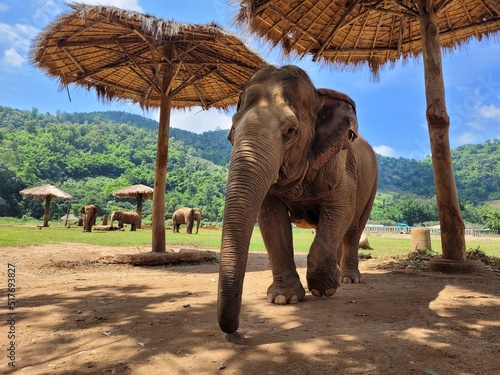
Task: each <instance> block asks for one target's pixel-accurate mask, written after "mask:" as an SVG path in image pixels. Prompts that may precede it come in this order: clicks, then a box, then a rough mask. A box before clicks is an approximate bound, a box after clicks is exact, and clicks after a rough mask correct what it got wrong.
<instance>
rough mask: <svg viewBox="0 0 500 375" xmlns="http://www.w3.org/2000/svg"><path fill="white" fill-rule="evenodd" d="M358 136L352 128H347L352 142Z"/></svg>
mask: <svg viewBox="0 0 500 375" xmlns="http://www.w3.org/2000/svg"><path fill="white" fill-rule="evenodd" d="M356 138H358V136H357V135H356V133H354V132H353V131H352V130H349V140H350V141H351V142H353V141H354V140H355V139H356Z"/></svg>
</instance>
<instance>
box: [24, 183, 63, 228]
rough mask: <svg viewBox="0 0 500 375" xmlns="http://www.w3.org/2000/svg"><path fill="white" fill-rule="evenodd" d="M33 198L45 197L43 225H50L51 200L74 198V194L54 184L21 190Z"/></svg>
mask: <svg viewBox="0 0 500 375" xmlns="http://www.w3.org/2000/svg"><path fill="white" fill-rule="evenodd" d="M19 193H20V194H21V195H25V196H27V197H31V198H38V199H45V211H44V214H43V226H44V227H48V226H49V215H50V202H51V201H52V199H73V196H72V195H70V194H68V193H66V192H64V191H62V190H61V189H59V188H56V187H55V186H53V185H48V184H47V185H42V186H36V187H33V188H29V189H24V190H21V191H20V192H19Z"/></svg>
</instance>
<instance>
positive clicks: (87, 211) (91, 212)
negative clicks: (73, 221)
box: [80, 204, 99, 232]
mask: <svg viewBox="0 0 500 375" xmlns="http://www.w3.org/2000/svg"><path fill="white" fill-rule="evenodd" d="M80 213H81V214H82V215H83V231H84V232H92V226H94V225H95V222H96V220H97V215H98V214H99V209H98V208H97V207H96V206H94V205H93V204H89V205H87V206H83V207H82V208H80Z"/></svg>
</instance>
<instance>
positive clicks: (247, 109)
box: [217, 65, 378, 334]
mask: <svg viewBox="0 0 500 375" xmlns="http://www.w3.org/2000/svg"><path fill="white" fill-rule="evenodd" d="M228 139H229V141H230V142H231V144H232V152H231V158H230V164H229V171H228V181H227V189H226V199H225V206H224V207H225V208H224V217H223V220H224V221H223V228H222V241H221V255H220V266H219V286H218V297H217V314H218V322H219V326H220V328H221V330H222V331H223V332H225V333H227V334H232V333H235V332H236V331H237V330H238V326H239V313H240V309H241V302H242V290H243V279H244V274H245V269H246V264H247V258H248V246H249V242H250V237H251V235H252V231H253V228H254V225H255V222H256V219H257V220H258V224H259V227H260V230H261V233H262V237H263V240H264V243H265V246H266V249H267V253H268V257H269V261H270V266H271V272H272V276H273V281H272V284H271V285H270V286H269V288H268V289H267V300H268V301H269V302H271V303H274V304H278V305H284V304H292V303H297V302H299V301H301V300H303V299H304V298H305V290H304V288H303V286H302V284H301V281H300V278H299V275H298V273H297V270H296V265H295V261H294V254H293V251H294V250H293V238H292V223H293V224H295V225H297V226H298V227H302V228H315V229H316V231H315V232H316V234H315V237H314V240H313V241H312V244H311V246H310V249H309V253H308V256H307V273H306V278H307V286H308V289H309V291H310V292H311V294H312V295H313V296H315V297H321V296H327V297H329V296H332V295H333V294H334V293H335V292H336V290H337V287H339V286H340V284H341V283H359V282H360V279H361V274H360V272H359V269H358V243H359V239H360V236H361V233H362V232H363V228H364V227H365V223H366V222H367V220H368V217H369V215H370V211H371V208H372V205H373V201H374V198H375V193H376V190H377V179H378V170H377V162H376V157H375V153H374V151H373V149H372V147H371V146H370V145H369V144H368V143H367V142H366V141H365V139H363V137H362V136H361V135H359V134H358V122H357V117H356V106H355V103H354V101H353V100H352V99H351V98H350V97H349V96H347V95H346V94H344V93H341V92H338V91H335V90H330V89H322V88H315V87H314V85H313V83H312V81H311V80H310V78H309V77H308V75H307V74H306V72H305V71H303V70H302V69H300V68H299V67H297V66H293V65H286V66H283V67H275V66H271V65H268V66H265V67H263V68H261V69H259V70H257V71H256V72H255V73H254V74H253V75H252V77H251V78H250V79H249V81H248V82H247V83H246V85H245V86H244V87H243V89H242V92H241V93H240V97H239V100H238V104H237V109H236V113H235V114H234V115H233V117H232V127H231V129H230V130H229V134H228ZM242 213H244V215H243V214H242Z"/></svg>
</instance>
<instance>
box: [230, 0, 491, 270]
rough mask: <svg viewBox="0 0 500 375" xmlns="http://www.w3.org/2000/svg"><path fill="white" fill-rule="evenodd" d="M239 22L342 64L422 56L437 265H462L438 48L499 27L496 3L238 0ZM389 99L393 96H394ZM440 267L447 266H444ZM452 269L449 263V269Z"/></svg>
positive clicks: (375, 66)
mask: <svg viewBox="0 0 500 375" xmlns="http://www.w3.org/2000/svg"><path fill="white" fill-rule="evenodd" d="M240 3H241V6H242V8H241V10H240V13H239V15H238V18H237V19H238V21H239V22H242V23H245V24H247V25H249V27H250V28H251V29H252V30H253V31H255V32H256V33H258V34H259V35H261V36H264V37H266V38H268V39H269V40H271V41H272V43H274V44H275V45H277V44H280V45H281V46H282V47H283V48H284V51H285V53H291V52H292V51H293V52H294V53H296V54H298V55H299V56H301V57H303V56H305V55H308V54H310V55H312V58H313V60H314V61H318V60H321V61H323V62H326V63H328V64H332V65H334V66H339V67H344V68H345V67H347V66H356V65H362V64H368V66H369V67H370V69H371V70H372V72H373V73H374V74H377V72H378V70H379V69H380V67H381V66H382V65H384V64H386V63H388V62H389V63H394V62H395V61H396V60H398V59H401V58H402V59H408V58H413V57H416V56H417V55H419V54H422V55H423V62H424V73H425V92H426V99H427V122H428V126H429V133H430V143H431V152H432V164H433V168H434V181H435V185H436V198H437V205H438V210H439V220H440V223H441V241H442V252H443V259H442V260H438V261H435V264H434V265H435V268H436V269H440V268H442V269H443V270H445V269H446V270H450V268H451V269H454V268H455V269H458V270H461V269H463V267H464V262H465V256H466V252H465V250H466V249H465V226H464V223H463V221H462V217H461V213H460V206H459V202H458V194H457V188H456V185H455V179H454V176H453V169H452V163H451V151H450V143H449V123H450V120H449V117H448V114H447V111H446V105H445V95H444V83H443V73H442V66H441V47H445V48H447V49H453V48H456V47H459V46H461V45H462V44H463V43H465V42H466V41H468V40H469V39H470V38H472V37H475V38H477V39H479V40H481V39H482V38H483V37H486V36H489V35H491V34H493V33H495V32H498V31H499V30H500V5H499V3H498V0H305V1H291V0H273V1H265V0H240ZM389 100H390V98H389ZM441 266H442V267H441ZM449 267H450V268H449Z"/></svg>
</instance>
